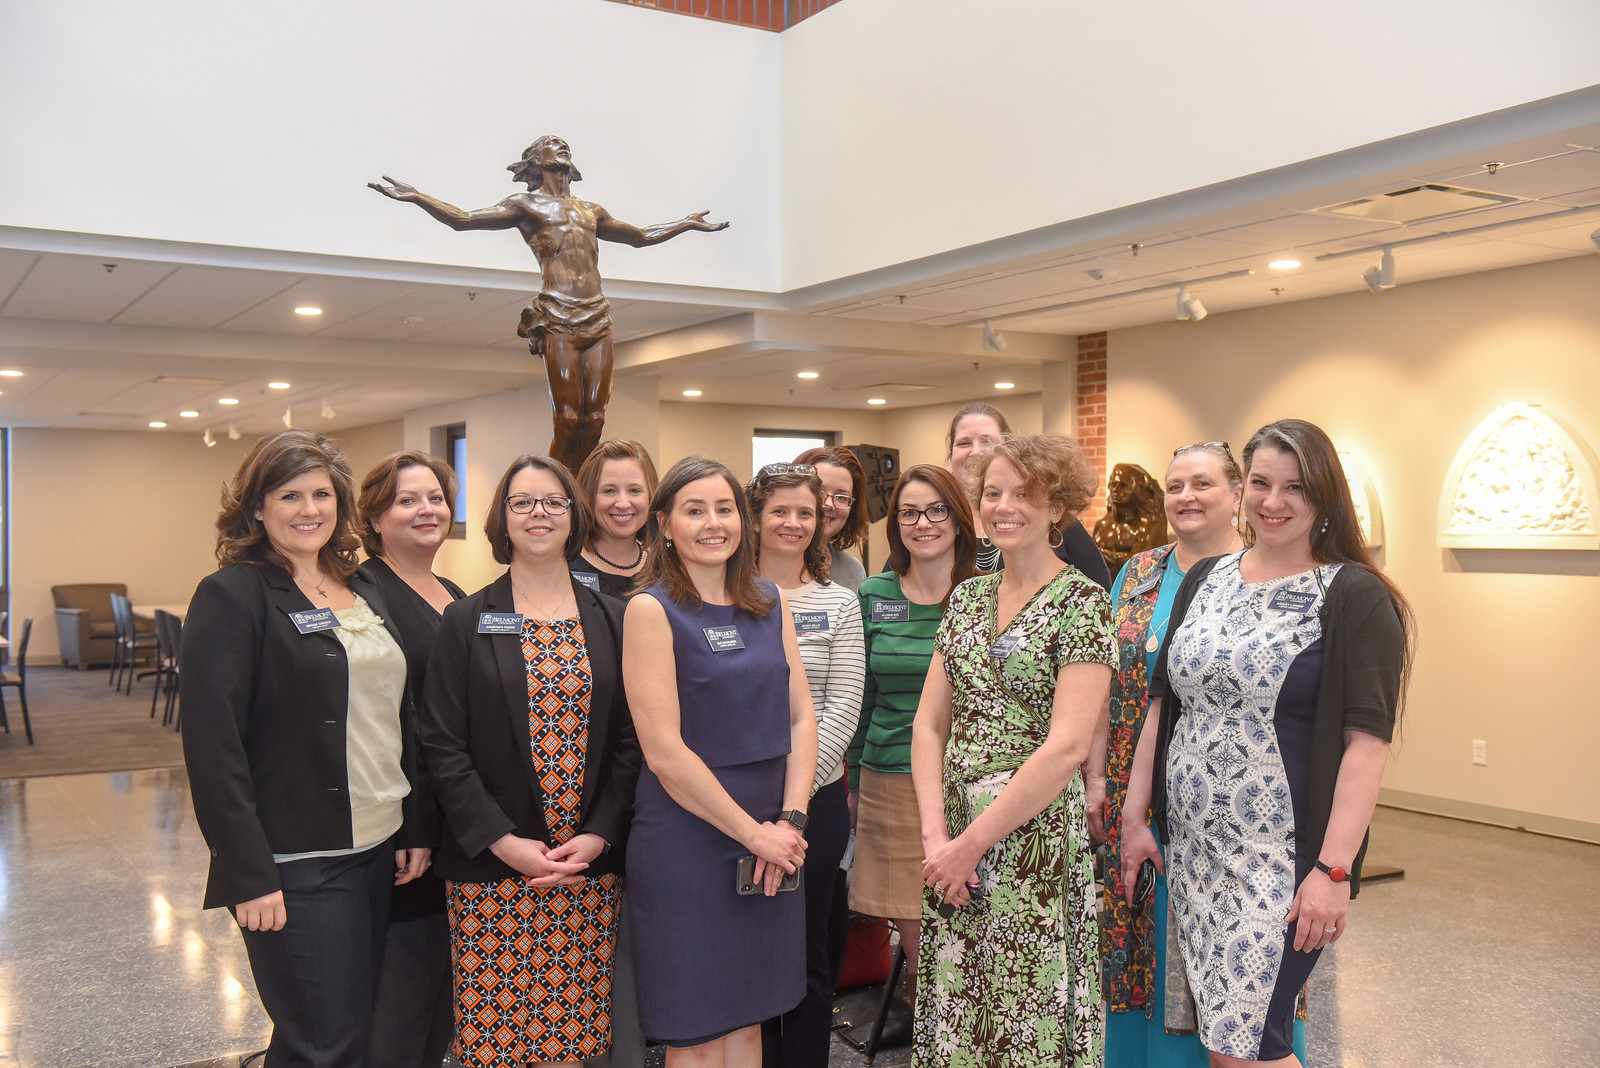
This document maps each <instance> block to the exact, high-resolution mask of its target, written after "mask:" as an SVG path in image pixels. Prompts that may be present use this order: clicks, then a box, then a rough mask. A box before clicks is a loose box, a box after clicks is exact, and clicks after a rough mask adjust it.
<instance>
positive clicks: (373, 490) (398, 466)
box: [356, 449, 461, 556]
mask: <svg viewBox="0 0 1600 1068" xmlns="http://www.w3.org/2000/svg"><path fill="white" fill-rule="evenodd" d="M408 467H426V468H427V469H428V470H429V471H432V472H433V477H434V478H437V479H438V480H439V489H440V490H441V491H442V492H443V493H444V502H445V504H444V507H445V511H447V512H449V513H450V521H451V523H454V522H455V519H456V515H455V507H456V494H457V493H459V492H460V491H461V483H460V482H459V481H458V480H457V479H456V473H455V469H454V468H452V467H451V466H450V465H449V464H447V463H445V462H444V461H443V460H441V459H439V458H438V457H436V456H429V455H428V454H427V453H425V452H422V451H421V450H419V449H407V450H406V451H405V452H397V453H395V454H393V455H392V456H387V457H385V458H384V459H382V460H380V461H379V462H378V466H377V467H374V468H373V469H372V470H371V471H368V472H367V477H366V478H364V479H362V480H361V497H360V499H359V500H358V501H357V502H356V530H357V532H358V533H359V534H360V535H361V547H362V548H363V549H365V550H366V551H367V555H368V556H382V555H383V536H382V535H381V534H379V533H378V532H377V531H376V530H374V529H373V528H372V521H373V520H374V519H381V518H382V517H383V513H385V512H387V511H388V510H389V509H390V508H391V507H393V506H394V499H395V498H396V497H398V496H399V495H400V472H402V471H404V470H405V469H406V468H408Z"/></svg>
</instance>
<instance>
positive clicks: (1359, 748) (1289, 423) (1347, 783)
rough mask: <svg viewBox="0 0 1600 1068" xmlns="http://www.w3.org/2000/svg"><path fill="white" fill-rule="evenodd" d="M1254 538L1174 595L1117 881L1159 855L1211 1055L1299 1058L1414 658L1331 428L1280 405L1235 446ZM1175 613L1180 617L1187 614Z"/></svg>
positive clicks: (1200, 569)
mask: <svg viewBox="0 0 1600 1068" xmlns="http://www.w3.org/2000/svg"><path fill="white" fill-rule="evenodd" d="M1244 463H1245V487H1244V501H1243V508H1242V513H1243V515H1244V517H1245V519H1246V521H1247V522H1248V523H1249V524H1250V526H1251V528H1252V529H1253V531H1254V535H1255V541H1254V544H1253V545H1252V546H1251V547H1250V548H1249V549H1248V550H1246V551H1244V552H1241V553H1238V554H1235V555H1230V556H1221V557H1214V558H1212V559H1210V560H1204V561H1201V562H1200V563H1198V564H1196V565H1195V567H1194V568H1192V569H1191V570H1190V572H1189V574H1188V575H1187V577H1186V578H1185V580H1184V584H1183V586H1182V587H1181V588H1180V589H1179V591H1178V596H1177V599H1176V600H1175V602H1174V605H1173V611H1172V617H1171V618H1172V626H1171V628H1170V629H1169V631H1168V637H1167V643H1166V645H1165V647H1164V648H1163V649H1162V652H1161V660H1160V663H1159V664H1158V666H1157V669H1156V678H1155V679H1154V681H1153V682H1152V684H1151V694H1152V697H1153V698H1154V699H1156V700H1159V702H1160V704H1159V709H1158V706H1157V705H1156V704H1155V703H1154V701H1153V703H1152V706H1151V712H1150V716H1149V718H1148V719H1147V721H1146V722H1147V724H1148V723H1149V722H1155V723H1156V724H1157V727H1156V729H1155V731H1152V730H1150V729H1146V730H1144V731H1143V732H1142V735H1141V738H1140V741H1139V746H1138V750H1137V752H1136V755H1135V758H1134V768H1133V772H1132V776H1131V781H1130V784H1129V790H1128V801H1127V803H1126V805H1125V806H1124V809H1123V813H1124V815H1123V861H1122V864H1123V879H1124V882H1125V884H1126V885H1128V886H1132V885H1133V883H1134V879H1135V875H1136V873H1137V871H1138V869H1139V865H1140V864H1141V863H1142V862H1143V861H1144V860H1145V859H1147V858H1148V859H1150V860H1152V861H1153V862H1154V863H1155V864H1156V866H1157V867H1158V868H1159V867H1160V866H1161V855H1160V851H1159V850H1158V849H1157V848H1156V843H1155V840H1154V838H1153V837H1152V835H1151V832H1150V830H1149V829H1148V828H1146V827H1145V826H1144V821H1143V819H1142V816H1143V814H1144V812H1145V811H1146V806H1147V805H1148V804H1150V802H1151V800H1152V794H1153V795H1154V797H1153V800H1154V804H1153V808H1154V812H1155V817H1156V825H1157V827H1158V829H1161V830H1162V831H1163V833H1164V834H1165V835H1166V836H1167V839H1168V842H1169V846H1170V854H1169V864H1170V867H1169V868H1168V869H1167V872H1166V874H1167V878H1168V882H1169V889H1170V901H1171V909H1172V916H1171V920H1172V922H1173V924H1174V925H1175V927H1176V929H1177V932H1178V934H1179V941H1178V944H1179V948H1180V950H1181V954H1182V958H1183V965H1184V974H1186V975H1187V978H1188V982H1189V985H1190V987H1191V988H1192V991H1193V994H1194V1001H1195V1008H1196V1011H1197V1014H1198V1020H1197V1024H1198V1027H1199V1032H1200V1038H1201V1040H1202V1041H1203V1042H1204V1043H1205V1046H1206V1048H1207V1049H1208V1050H1210V1051H1211V1060H1212V1063H1213V1064H1214V1065H1219V1066H1226V1068H1231V1066H1235V1065H1248V1064H1260V1063H1272V1064H1280V1065H1298V1064H1299V1063H1300V1062H1299V1060H1298V1059H1297V1058H1296V1057H1295V1056H1294V1053H1293V1051H1292V1048H1291V1036H1292V1032H1293V1019H1294V1004H1295V998H1296V995H1297V994H1298V993H1299V991H1300V989H1301V988H1302V987H1303V986H1304V985H1305V982H1306V979H1307V978H1308V977H1309V976H1310V974H1311V969H1312V967H1313V966H1314V965H1315V963H1316V960H1317V957H1318V955H1319V954H1320V952H1321V950H1322V949H1323V947H1325V946H1328V945H1331V944H1332V943H1333V942H1336V941H1338V939H1339V938H1340V936H1341V935H1343V933H1344V930H1345V923H1346V918H1347V911H1348V909H1349V905H1350V900H1351V898H1352V897H1354V896H1355V893H1356V892H1357V890H1358V889H1359V887H1360V871H1361V859H1362V856H1363V855H1364V853H1365V852H1366V834H1367V825H1368V824H1369V823H1370V822H1371V819H1372V811H1373V808H1374V806H1375V805H1376V804H1377V799H1378V786H1379V784H1380V782H1381V780H1382V777H1383V767H1384V763H1385V762H1386V760H1387V758H1388V752H1389V742H1390V739H1391V737H1392V735H1393V732H1394V725H1395V720H1396V716H1397V714H1398V710H1399V707H1400V705H1401V701H1402V695H1403V693H1404V691H1405V680H1406V675H1407V672H1408V668H1409V663H1410V656H1409V646H1410V636H1411V614H1410V609H1409V608H1408V607H1407V604H1406V601H1405V599H1404V597H1402V596H1401V594H1400V592H1399V591H1398V590H1397V589H1396V588H1395V587H1394V586H1393V584H1392V583H1391V582H1390V581H1389V580H1388V579H1387V578H1385V577H1384V576H1383V575H1382V574H1381V573H1380V572H1379V571H1378V570H1377V569H1376V567H1375V566H1374V565H1373V563H1372V558H1371V556H1370V554H1369V553H1368V552H1367V549H1366V545H1365V542H1364V540H1363V538H1362V535H1361V530H1360V526H1359V524H1358V523H1357V521H1356V515H1355V508H1354V505H1353V504H1352V502H1351V499H1350V492H1349V489H1348V486H1347V484H1346V482H1345V477H1344V471H1343V468H1342V467H1341V465H1340V463H1339V459H1338V454H1337V453H1336V451H1335V450H1334V446H1333V443H1332V442H1331V441H1330V440H1329V439H1328V436H1327V435H1326V434H1325V433H1323V432H1322V431H1321V430H1320V429H1319V428H1317V427H1316V426H1313V425H1312V424H1310V423H1307V422H1304V421H1303V420H1298V419H1285V420H1281V421H1279V422H1276V423H1272V424H1269V425H1268V426H1265V427H1263V428H1261V430H1259V431H1257V432H1256V434H1255V436H1254V437H1252V438H1251V439H1250V443H1249V444H1248V445H1246V446H1245V450H1244ZM1180 620H1181V623H1180V622H1179V621H1180Z"/></svg>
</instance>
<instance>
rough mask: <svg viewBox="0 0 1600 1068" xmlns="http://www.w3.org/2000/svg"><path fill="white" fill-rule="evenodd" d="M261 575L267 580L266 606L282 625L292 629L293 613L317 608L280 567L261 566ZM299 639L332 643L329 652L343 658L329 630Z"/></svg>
mask: <svg viewBox="0 0 1600 1068" xmlns="http://www.w3.org/2000/svg"><path fill="white" fill-rule="evenodd" d="M261 573H262V574H263V575H264V576H265V577H266V580H267V604H268V605H269V606H270V607H271V609H272V613H273V614H274V615H275V616H277V617H278V618H279V619H280V620H281V621H282V623H283V624H284V625H286V626H289V627H291V628H292V627H294V620H293V619H291V618H289V617H290V616H292V615H293V614H294V613H295V612H309V611H311V610H312V609H314V608H316V607H318V606H317V605H314V604H312V603H311V599H310V598H309V597H307V596H306V595H305V593H304V592H303V591H302V590H301V589H300V587H299V586H296V585H295V582H294V576H293V575H291V574H289V572H288V571H287V570H286V569H285V568H283V567H281V566H280V565H278V564H262V565H261ZM268 625H269V626H270V625H271V624H270V623H269V624H268ZM301 637H303V638H308V639H312V640H317V641H324V642H332V643H333V648H332V649H331V650H329V651H330V652H333V653H334V654H335V655H336V656H339V657H340V658H343V657H344V644H343V643H342V642H340V641H339V639H338V638H337V637H336V636H335V635H334V633H333V631H331V630H322V631H317V632H315V633H313V634H305V635H302V636H301Z"/></svg>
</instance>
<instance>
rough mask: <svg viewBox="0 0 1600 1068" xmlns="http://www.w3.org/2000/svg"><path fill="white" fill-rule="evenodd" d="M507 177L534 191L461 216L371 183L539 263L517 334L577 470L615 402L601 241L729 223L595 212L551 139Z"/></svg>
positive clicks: (554, 443) (558, 447) (563, 453)
mask: <svg viewBox="0 0 1600 1068" xmlns="http://www.w3.org/2000/svg"><path fill="white" fill-rule="evenodd" d="M506 169H507V170H508V171H510V172H511V176H512V177H513V178H514V179H515V180H516V181H519V182H523V183H526V185H527V187H528V191H527V192H526V193H517V194H515V195H513V196H509V197H507V198H506V199H504V200H502V201H501V202H500V203H498V204H496V205H495V206H494V207H492V208H479V209H477V210H476V211H463V210H462V209H460V208H458V207H456V206H455V205H453V204H447V203H445V202H444V201H442V200H440V199H438V198H437V197H432V196H429V195H428V194H427V193H423V192H419V191H418V190H417V189H415V188H413V187H412V186H409V185H407V184H406V183H404V182H397V181H395V180H394V179H393V178H390V177H389V176H388V175H384V176H383V182H381V183H380V182H368V183H367V184H368V185H369V186H370V187H371V188H373V189H376V190H377V191H378V192H380V193H382V194H383V195H384V196H386V197H389V198H390V199H392V200H403V201H407V202H409V203H412V204H415V205H417V206H418V207H420V208H421V209H422V210H423V211H425V212H427V213H428V214H429V215H432V216H433V217H434V218H435V219H438V220H439V221H440V222H442V223H444V224H445V225H446V226H448V227H450V228H452V229H455V230H509V229H512V228H513V227H515V228H516V229H517V230H519V231H520V232H521V233H522V238H523V240H524V241H526V242H527V243H528V247H529V248H530V249H532V250H533V254H534V255H535V256H537V257H538V258H539V269H540V271H541V272H542V273H543V275H544V281H543V284H542V286H541V287H540V290H539V292H538V293H537V294H536V295H535V296H534V298H533V300H532V301H531V302H530V303H529V304H528V307H527V308H525V309H524V310H523V312H522V324H521V325H520V326H519V327H518V328H517V334H518V335H519V336H521V337H525V338H527V339H528V348H529V350H530V351H531V352H532V353H533V354H534V355H535V356H542V357H544V366H545V374H546V375H548V376H549V379H550V401H551V404H552V405H553V406H554V408H555V436H554V437H553V438H552V439H551V442H550V455H551V456H554V457H555V458H556V459H558V460H560V461H561V462H562V463H564V464H566V465H567V467H568V468H569V469H571V470H573V471H576V470H577V469H578V467H579V465H581V464H582V463H583V461H584V459H585V458H586V457H587V456H588V455H589V453H590V451H591V450H593V448H594V447H595V445H596V444H598V443H599V441H600V433H601V430H602V429H603V428H604V426H605V420H606V405H607V404H608V403H609V402H610V400H611V361H612V346H611V309H610V305H608V304H607V303H606V298H605V296H604V295H603V294H602V293H601V292H600V248H599V243H600V241H601V240H606V241H620V242H623V243H624V244H628V245H632V246H634V247H635V248H643V247H644V246H645V245H659V244H660V243H661V242H663V241H667V240H670V239H672V238H674V237H677V236H678V235H679V234H681V233H685V232H686V231H689V230H704V231H708V232H709V231H715V230H723V229H726V228H727V225H728V224H727V223H725V222H720V223H708V222H706V219H705V217H706V214H707V213H706V212H703V211H697V212H695V213H694V214H693V215H688V216H685V217H684V218H682V219H679V220H677V221H676V222H670V223H660V224H658V225H655V226H645V227H639V226H634V225H633V224H631V223H625V222H623V221H621V220H620V219H616V218H613V217H612V215H611V213H610V212H608V211H606V209H605V208H603V207H601V206H600V205H599V204H594V203H591V202H589V201H587V200H580V199H579V198H577V197H575V196H573V195H572V183H573V182H576V181H581V180H582V178H583V175H581V174H579V173H578V169H577V168H576V167H574V166H573V165H572V150H571V149H570V148H569V147H568V146H567V143H566V142H565V141H563V140H562V139H561V138H559V137H555V136H552V135H549V134H546V135H545V136H543V137H541V138H539V139H538V140H537V141H535V142H534V143H533V144H531V145H529V146H528V150H527V151H526V152H524V153H523V154H522V158H521V159H520V160H518V161H517V162H516V163H513V164H511V165H510V166H509V167H507V168H506Z"/></svg>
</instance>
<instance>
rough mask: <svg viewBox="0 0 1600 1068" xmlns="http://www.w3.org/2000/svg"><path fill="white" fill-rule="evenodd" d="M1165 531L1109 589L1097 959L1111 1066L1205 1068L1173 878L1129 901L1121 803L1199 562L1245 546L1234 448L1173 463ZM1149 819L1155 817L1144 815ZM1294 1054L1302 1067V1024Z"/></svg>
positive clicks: (1192, 452) (1207, 447)
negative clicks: (1173, 972)
mask: <svg viewBox="0 0 1600 1068" xmlns="http://www.w3.org/2000/svg"><path fill="white" fill-rule="evenodd" d="M1164 485H1165V488H1166V496H1165V501H1166V512H1167V525H1168V527H1169V528H1170V529H1171V530H1172V531H1173V532H1174V533H1175V534H1176V535H1177V539H1178V540H1177V543H1176V544H1173V545H1162V546H1159V547H1157V548H1155V549H1151V550H1149V551H1148V552H1143V553H1140V554H1138V555H1137V556H1134V557H1132V558H1130V559H1129V560H1128V562H1127V563H1126V564H1124V565H1123V566H1122V570H1121V572H1120V573H1118V575H1117V580H1116V581H1115V582H1113V583H1112V584H1111V595H1112V619H1111V622H1112V627H1113V629H1114V630H1115V634H1116V643H1117V667H1116V673H1115V675H1114V676H1113V677H1112V680H1111V729H1110V735H1109V739H1108V744H1107V759H1106V813H1107V814H1106V818H1105V826H1106V831H1107V835H1106V837H1107V838H1108V839H1109V841H1110V848H1111V858H1110V860H1111V862H1110V863H1109V864H1108V865H1107V871H1108V873H1109V878H1108V880H1107V882H1106V885H1105V889H1104V895H1103V899H1102V900H1103V902H1104V910H1103V912H1102V914H1101V930H1100V959H1101V964H1102V972H1103V975H1104V987H1105V989H1104V991H1103V993H1104V996H1105V1001H1106V1010H1107V1013H1106V1068H1207V1065H1208V1064H1209V1059H1208V1058H1207V1056H1206V1050H1205V1047H1204V1046H1203V1045H1201V1043H1200V1039H1199V1037H1198V1035H1197V1034H1196V1033H1195V1023H1194V1012H1193V1009H1192V1007H1191V1004H1192V1003H1190V1002H1189V999H1188V998H1187V997H1185V996H1184V995H1183V993H1182V991H1181V989H1180V990H1179V991H1177V992H1174V993H1173V995H1172V997H1171V998H1170V999H1169V998H1168V996H1167V991H1166V973H1167V945H1166V932H1167V924H1166V915H1167V879H1166V876H1165V875H1158V876H1156V879H1155V889H1154V891H1153V893H1152V894H1151V898H1150V900H1149V902H1148V903H1147V904H1146V905H1145V906H1144V907H1143V908H1135V907H1132V906H1130V905H1129V904H1128V902H1127V894H1126V893H1125V887H1124V886H1123V883H1122V879H1121V870H1122V853H1121V841H1120V839H1121V827H1122V805H1123V801H1124V799H1125V798H1126V797H1127V793H1128V770H1129V767H1130V766H1131V764H1132V762H1133V750H1134V743H1135V742H1136V741H1137V739H1138V737H1139V729H1140V727H1141V725H1142V724H1143V723H1144V717H1145V712H1146V710H1147V709H1148V707H1149V703H1150V695H1149V679H1150V675H1151V673H1152V672H1154V671H1155V665H1156V661H1157V659H1158V658H1159V656H1160V652H1161V643H1162V642H1163V641H1164V640H1166V633H1167V627H1168V622H1169V620H1170V618H1171V615H1172V602H1173V599H1174V598H1175V597H1176V596H1177V593H1178V587H1179V586H1180V585H1182V584H1183V576H1184V575H1185V574H1186V573H1187V572H1188V570H1189V568H1190V567H1192V566H1193V565H1194V563H1195V562H1196V561H1197V560H1202V559H1205V558H1206V557H1211V556H1220V555H1223V554H1225V553H1230V552H1236V551H1238V550H1239V549H1240V548H1242V547H1243V543H1242V541H1241V539H1240V536H1239V529H1238V522H1239V495H1240V490H1241V487H1242V485H1243V479H1242V477H1241V475H1240V471H1239V465H1238V464H1237V463H1235V462H1234V459H1233V453H1232V451H1231V450H1230V449H1229V448H1228V444H1227V442H1224V441H1208V442H1204V443H1201V444H1198V445H1185V446H1183V447H1182V448H1180V449H1177V450H1176V451H1174V452H1173V454H1172V463H1171V464H1169V465H1168V466H1167V476H1166V482H1165V484H1164ZM1147 818H1148V817H1147ZM1294 1045H1295V1050H1296V1052H1297V1053H1298V1054H1299V1056H1300V1059H1301V1062H1302V1063H1304V1061H1305V1022H1304V1020H1303V1019H1300V1020H1297V1022H1296V1024H1295V1037H1294Z"/></svg>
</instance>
